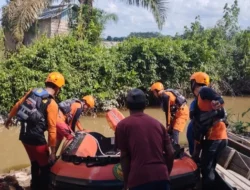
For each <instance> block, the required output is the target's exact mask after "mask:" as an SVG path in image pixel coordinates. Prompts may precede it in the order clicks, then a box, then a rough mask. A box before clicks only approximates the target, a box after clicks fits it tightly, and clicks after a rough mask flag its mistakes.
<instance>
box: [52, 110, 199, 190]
mask: <svg viewBox="0 0 250 190" xmlns="http://www.w3.org/2000/svg"><path fill="white" fill-rule="evenodd" d="M106 117H107V120H108V123H109V125H110V127H111V128H112V129H113V130H115V127H116V125H117V123H118V122H119V121H120V120H121V119H123V118H124V116H123V115H122V114H121V113H120V112H119V111H118V110H117V109H112V110H111V111H109V112H108V113H107V114H106ZM170 178H171V189H184V188H187V187H193V186H195V184H196V182H197V181H198V180H199V171H198V167H197V165H196V164H195V162H194V161H193V160H192V159H191V158H190V157H189V156H188V155H185V153H184V151H183V152H182V153H181V154H177V155H176V159H175V160H174V166H173V169H172V172H171V175H170ZM51 185H52V187H53V188H54V189H56V190H59V189H60V190H63V189H75V190H77V189H81V190H121V189H122V188H123V176H122V170H121V165H120V152H119V151H118V150H117V149H116V148H115V141H114V137H110V138H106V137H104V136H103V135H101V134H99V133H96V132H87V133H86V132H83V131H81V132H77V133H76V136H75V138H74V139H73V140H72V141H66V142H65V143H64V145H63V148H62V152H61V156H60V158H59V159H58V160H57V161H56V163H55V164H54V165H53V166H52V168H51Z"/></svg>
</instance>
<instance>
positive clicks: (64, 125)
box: [56, 95, 95, 151]
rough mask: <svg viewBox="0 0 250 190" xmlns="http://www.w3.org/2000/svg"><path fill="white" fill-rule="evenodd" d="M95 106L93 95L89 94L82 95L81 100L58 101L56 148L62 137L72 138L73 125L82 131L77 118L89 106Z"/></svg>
mask: <svg viewBox="0 0 250 190" xmlns="http://www.w3.org/2000/svg"><path fill="white" fill-rule="evenodd" d="M94 107H95V100H94V97H93V96H91V95H87V96H84V97H83V98H82V100H78V99H69V100H65V101H62V102H60V103H59V114H58V119H57V123H56V127H57V145H56V151H57V150H58V148H59V146H60V144H61V142H62V140H63V137H65V138H66V139H67V140H71V139H73V138H74V132H75V127H76V126H77V128H78V130H79V131H83V130H84V129H83V127H82V125H81V123H80V121H79V118H80V116H81V114H82V113H83V112H85V111H86V110H87V109H89V108H94Z"/></svg>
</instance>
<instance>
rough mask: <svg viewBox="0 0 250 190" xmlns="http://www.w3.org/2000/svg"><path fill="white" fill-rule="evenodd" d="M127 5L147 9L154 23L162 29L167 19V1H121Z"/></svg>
mask: <svg viewBox="0 0 250 190" xmlns="http://www.w3.org/2000/svg"><path fill="white" fill-rule="evenodd" d="M121 1H122V2H125V3H127V4H129V5H136V6H138V7H143V8H146V9H149V10H150V11H151V12H152V14H153V16H154V18H155V21H156V22H157V24H158V28H159V29H162V27H163V25H164V23H165V22H166V19H167V10H168V6H167V5H168V1H167V0H121Z"/></svg>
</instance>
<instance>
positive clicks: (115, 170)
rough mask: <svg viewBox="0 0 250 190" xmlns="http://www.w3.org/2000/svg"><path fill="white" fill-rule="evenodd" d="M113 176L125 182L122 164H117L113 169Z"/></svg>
mask: <svg viewBox="0 0 250 190" xmlns="http://www.w3.org/2000/svg"><path fill="white" fill-rule="evenodd" d="M113 174H114V176H115V178H116V179H118V180H120V181H123V173H122V167H121V164H115V165H114V167H113Z"/></svg>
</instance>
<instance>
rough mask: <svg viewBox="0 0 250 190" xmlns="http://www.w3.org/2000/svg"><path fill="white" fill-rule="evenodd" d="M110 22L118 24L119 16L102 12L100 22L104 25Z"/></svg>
mask: <svg viewBox="0 0 250 190" xmlns="http://www.w3.org/2000/svg"><path fill="white" fill-rule="evenodd" d="M108 21H113V22H115V23H117V21H118V16H117V15H116V14H114V13H107V12H105V11H102V12H101V17H100V22H101V24H102V25H105V24H106V23H107V22H108Z"/></svg>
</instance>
